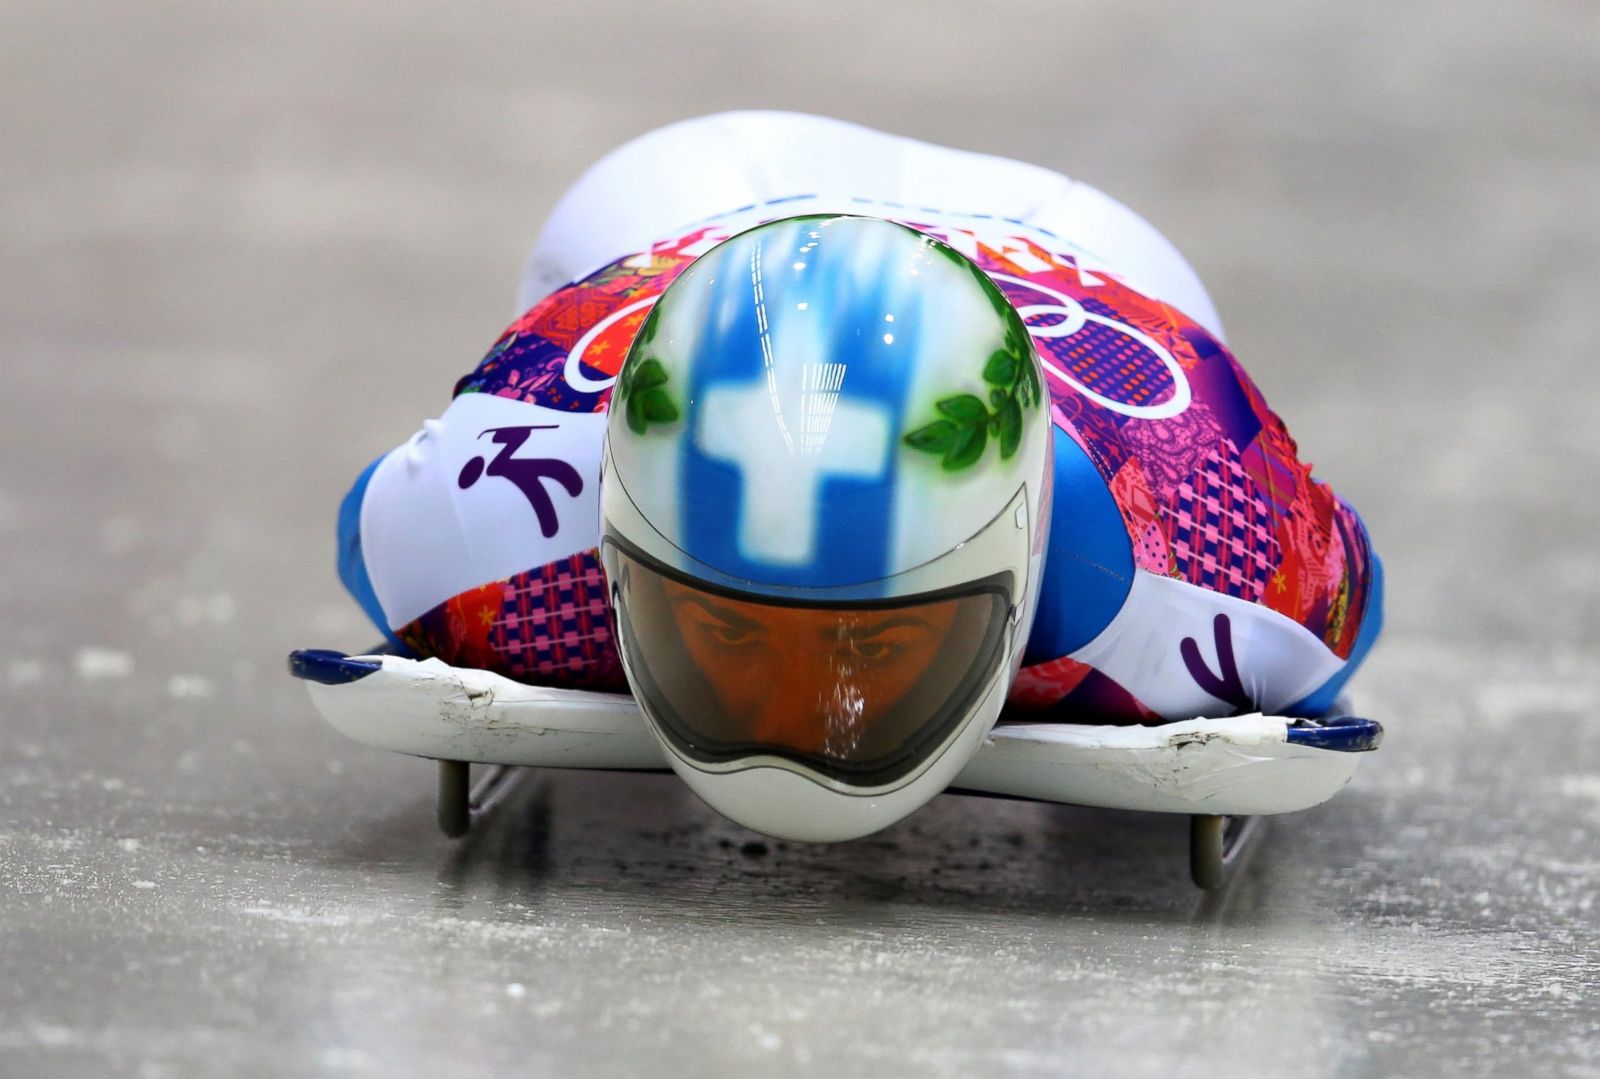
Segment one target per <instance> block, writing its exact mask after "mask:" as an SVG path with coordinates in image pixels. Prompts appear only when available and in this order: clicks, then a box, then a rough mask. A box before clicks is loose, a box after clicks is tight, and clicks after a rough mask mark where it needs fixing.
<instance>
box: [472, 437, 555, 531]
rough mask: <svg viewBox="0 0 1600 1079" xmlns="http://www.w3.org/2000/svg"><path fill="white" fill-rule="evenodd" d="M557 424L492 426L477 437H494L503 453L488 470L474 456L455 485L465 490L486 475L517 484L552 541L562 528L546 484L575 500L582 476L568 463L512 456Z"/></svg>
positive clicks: (540, 525)
mask: <svg viewBox="0 0 1600 1079" xmlns="http://www.w3.org/2000/svg"><path fill="white" fill-rule="evenodd" d="M558 429H559V428H558V427H557V425H556V424H553V423H545V424H536V425H534V426H530V427H491V428H489V429H488V430H486V431H480V432H479V433H478V437H479V438H482V437H483V436H484V435H493V436H494V437H493V438H492V439H491V440H490V441H492V442H494V443H495V444H497V445H498V446H499V447H500V452H499V453H497V454H495V456H494V459H493V460H491V461H490V462H489V463H488V465H487V467H485V465H484V462H483V458H482V457H474V458H472V459H471V460H470V461H468V462H467V463H466V464H465V465H463V466H462V468H461V475H460V476H458V477H457V478H456V483H457V484H459V485H460V487H461V489H462V490H463V491H464V490H466V489H467V488H469V487H471V486H472V485H473V484H475V483H477V482H478V480H480V479H482V478H483V477H484V476H492V477H498V478H500V479H506V480H510V481H511V482H512V483H514V484H516V486H517V490H519V491H521V492H522V494H523V497H525V498H526V499H527V500H528V504H529V505H530V506H532V507H533V512H534V514H535V515H536V516H537V517H538V518H539V531H540V532H542V533H544V537H545V538H546V539H549V538H550V537H551V536H554V535H555V534H556V531H557V529H559V528H560V522H559V521H558V520H557V519H556V505H555V501H554V500H553V499H552V498H551V497H550V492H549V491H548V490H546V489H545V486H544V481H545V480H551V481H553V482H555V483H556V484H557V485H558V486H560V487H561V488H562V489H564V490H565V491H566V492H567V494H568V495H570V496H571V497H573V498H576V497H578V495H580V494H582V493H583V477H582V476H580V475H578V470H577V469H575V468H573V467H572V466H571V465H569V464H567V462H565V461H562V460H560V459H558V458H554V457H513V456H512V454H514V453H516V452H517V450H519V449H521V448H522V444H523V443H524V442H526V441H528V437H529V436H530V435H531V434H532V433H533V432H534V431H555V430H558Z"/></svg>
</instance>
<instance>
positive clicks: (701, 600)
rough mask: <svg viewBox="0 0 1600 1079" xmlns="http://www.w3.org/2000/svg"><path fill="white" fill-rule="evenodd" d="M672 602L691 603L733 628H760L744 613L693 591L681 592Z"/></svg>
mask: <svg viewBox="0 0 1600 1079" xmlns="http://www.w3.org/2000/svg"><path fill="white" fill-rule="evenodd" d="M674 602H677V603H692V604H694V605H695V606H696V607H699V608H700V609H701V610H703V611H705V612H706V613H707V614H709V615H710V616H711V617H712V618H716V619H720V620H721V621H723V622H726V623H727V624H728V625H730V626H732V627H733V628H734V629H760V628H761V623H760V622H757V621H756V620H755V619H753V618H746V617H745V616H744V615H742V614H739V613H737V612H736V611H732V610H729V609H728V608H727V607H724V606H723V605H722V604H720V603H717V602H715V601H713V600H710V599H707V598H706V597H705V596H702V595H698V594H697V593H694V592H689V593H686V594H683V595H679V596H677V597H675V598H674Z"/></svg>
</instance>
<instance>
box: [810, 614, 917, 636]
mask: <svg viewBox="0 0 1600 1079" xmlns="http://www.w3.org/2000/svg"><path fill="white" fill-rule="evenodd" d="M901 626H911V627H912V628H913V629H928V628H929V626H928V622H927V619H924V618H917V617H915V616H913V615H901V616H900V617H898V618H885V619H884V620H883V621H882V622H874V623H872V625H870V626H866V627H863V628H860V629H857V628H856V627H854V626H852V627H850V630H851V632H850V636H851V637H853V638H855V639H856V640H858V641H866V640H871V639H872V638H873V637H876V636H878V635H880V634H883V633H888V632H889V631H890V630H891V629H899V628H900V627H901ZM824 635H825V636H828V637H835V636H837V635H838V634H837V631H831V632H825V634H824Z"/></svg>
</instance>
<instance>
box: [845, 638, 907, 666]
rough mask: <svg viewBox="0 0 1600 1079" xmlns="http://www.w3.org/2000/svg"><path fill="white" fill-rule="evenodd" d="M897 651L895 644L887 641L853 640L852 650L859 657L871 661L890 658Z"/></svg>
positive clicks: (851, 643)
mask: <svg viewBox="0 0 1600 1079" xmlns="http://www.w3.org/2000/svg"><path fill="white" fill-rule="evenodd" d="M896 651H897V649H896V648H895V646H894V645H892V644H890V643H889V642H887V641H852V642H850V652H851V654H853V655H855V656H856V657H857V658H859V659H864V660H866V661H867V662H869V663H871V662H874V661H876V660H880V659H888V658H889V657H890V656H892V655H894V653H895V652H896Z"/></svg>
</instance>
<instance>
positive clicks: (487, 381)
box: [400, 207, 1372, 722]
mask: <svg viewBox="0 0 1600 1079" xmlns="http://www.w3.org/2000/svg"><path fill="white" fill-rule="evenodd" d="M773 210H774V212H773V215H772V216H773V217H780V216H782V207H774V208H773ZM908 223H909V222H908ZM990 225H994V226H995V227H1003V226H998V225H997V224H996V223H994V222H991V223H990ZM913 227H917V228H921V229H922V230H923V231H926V232H930V233H932V234H934V235H936V236H939V237H940V238H941V239H946V240H947V241H949V242H952V244H953V246H955V247H957V249H958V250H961V251H963V252H964V253H967V254H968V255H969V256H971V257H973V258H974V260H975V261H976V262H977V263H978V264H979V265H980V266H981V267H982V268H983V269H984V270H985V271H986V272H988V273H989V274H990V275H991V276H992V277H994V278H995V279H996V281H997V283H998V284H1000V286H1001V288H1002V290H1003V291H1005V292H1006V294H1007V296H1008V297H1009V298H1010V299H1011V300H1012V302H1013V303H1014V304H1016V305H1017V306H1018V307H1019V309H1025V310H1026V311H1027V314H1026V318H1025V321H1026V322H1027V324H1028V326H1029V328H1030V330H1031V331H1032V332H1033V335H1034V344H1035V346H1036V347H1037V348H1038V350H1039V354H1040V357H1041V359H1043V360H1044V361H1045V364H1046V383H1047V386H1048V388H1049V392H1050V396H1051V403H1052V409H1051V414H1052V418H1053V420H1054V422H1055V424H1056V426H1058V427H1060V428H1062V430H1063V432H1064V433H1065V434H1067V435H1068V436H1069V437H1071V438H1072V439H1073V440H1074V441H1076V442H1077V443H1078V444H1079V445H1080V446H1082V447H1083V448H1084V450H1085V452H1086V453H1087V454H1088V456H1089V458H1090V460H1091V461H1092V462H1093V463H1094V466H1095V468H1096V469H1097V470H1098V471H1099V472H1100V474H1101V476H1102V477H1103V478H1104V479H1105V482H1106V484H1107V485H1108V487H1109V488H1110V490H1111V492H1112V494H1113V496H1114V498H1115V499H1116V501H1117V505H1118V507H1119V509H1120V510H1121V512H1122V516H1123V520H1124V524H1125V525H1126V527H1127V530H1128V536H1129V538H1130V540H1131V542H1132V544H1133V549H1134V558H1135V564H1136V565H1137V566H1138V567H1139V568H1140V569H1141V570H1145V571H1147V572H1151V573H1161V574H1163V575H1169V576H1172V577H1176V578H1179V579H1182V580H1185V581H1188V582H1189V583H1191V584H1193V585H1195V586H1196V587H1200V588H1207V589H1212V590H1214V591H1218V592H1222V593H1226V594H1227V595H1231V596H1236V597H1239V598H1241V599H1245V600H1249V601H1252V602H1258V603H1262V604H1264V605H1266V606H1268V607H1270V608H1272V609H1273V610H1276V611H1279V612H1280V613H1282V614H1284V615H1286V616H1287V617H1289V618H1291V619H1293V620H1295V621H1296V622H1298V623H1299V624H1301V625H1303V626H1305V627H1306V628H1307V629H1308V630H1310V631H1311V632H1312V633H1315V634H1316V635H1317V636H1318V637H1320V638H1321V639H1322V640H1323V641H1324V643H1325V644H1326V645H1327V646H1328V648H1329V649H1331V650H1332V651H1333V652H1334V653H1335V654H1336V655H1338V656H1341V657H1347V656H1349V654H1350V652H1351V650H1352V649H1353V648H1354V645H1355V640H1356V636H1357V634H1358V632H1359V630H1360V626H1361V623H1362V621H1363V618H1364V617H1365V614H1366V607H1367V602H1368V596H1369V594H1370V591H1371V586H1372V574H1371V564H1372V563H1371V551H1370V547H1369V544H1368V539H1367V535H1366V531H1365V529H1364V528H1363V527H1362V524H1361V522H1360V519H1359V518H1358V517H1357V516H1356V515H1355V513H1354V512H1353V511H1352V510H1351V509H1350V508H1349V507H1348V506H1347V505H1345V504H1344V503H1343V502H1341V501H1340V500H1339V499H1338V498H1337V497H1335V496H1334V494H1333V492H1332V491H1331V490H1329V489H1328V488H1327V487H1326V486H1324V485H1322V484H1320V483H1318V482H1316V481H1315V480H1313V479H1312V477H1311V475H1310V469H1309V467H1308V466H1307V465H1305V464H1304V463H1302V462H1301V461H1300V460H1299V456H1298V451H1297V449H1296V447H1295V444H1294V441H1293V439H1291V438H1290V437H1289V433H1288V431H1287V429H1286V428H1285V427H1284V425H1283V421H1282V420H1281V419H1279V418H1278V416H1277V415H1276V414H1274V413H1273V412H1272V410H1271V409H1270V408H1268V407H1267V405H1266V403H1265V401H1264V400H1263V399H1262V396H1261V393H1260V391H1259V390H1258V389H1257V388H1256V386H1255V384H1254V383H1253V382H1251V380H1250V378H1249V376H1248V375H1246V374H1245V372H1244V370H1243V369H1242V368H1241V367H1240V366H1239V364H1238V363H1237V362H1236V361H1235V360H1234V358H1233V356H1232V355H1231V354H1230V353H1229V352H1228V350H1227V349H1226V348H1225V347H1224V346H1223V345H1222V343H1221V342H1219V341H1217V340H1216V339H1215V338H1214V337H1212V336H1211V335H1210V334H1209V333H1207V332H1206V331H1205V330H1204V329H1202V328H1201V327H1199V326H1198V325H1196V324H1195V323H1194V322H1193V321H1191V320H1190V319H1188V318H1187V317H1186V316H1184V315H1183V314H1182V313H1181V312H1179V311H1176V310H1174V309H1172V308H1171V307H1169V306H1167V305H1166V304H1163V303H1160V302H1158V301H1155V300H1152V299H1150V298H1149V297H1146V296H1144V295H1142V294H1140V293H1138V292H1135V291H1134V290H1132V289H1130V288H1128V287H1127V286H1125V285H1123V284H1122V283H1121V282H1119V281H1118V280H1116V279H1115V277H1114V276H1113V275H1111V274H1108V273H1107V272H1105V271H1104V270H1099V269H1097V270H1095V271H1094V272H1089V271H1086V270H1083V269H1081V268H1080V267H1079V266H1078V265H1077V263H1076V262H1075V261H1074V260H1073V259H1072V258H1071V257H1069V256H1066V255H1063V254H1060V253H1057V252H1054V251H1050V250H1047V249H1045V248H1043V247H1041V246H1040V245H1039V244H1037V243H1036V242H1034V241H1033V240H1031V239H1028V238H1025V237H1017V236H1007V237H1005V238H1004V240H1003V241H997V242H995V243H989V242H987V240H986V239H985V238H984V237H983V236H980V235H978V234H977V233H975V232H972V231H966V230H963V229H961V228H958V227H953V226H950V225H914V226H913ZM1004 227H1006V228H1007V229H1009V227H1008V226H1004ZM1019 231H1020V230H1019ZM989 232H990V233H992V232H993V229H990V230H989ZM726 235H727V233H726V232H719V231H718V229H717V227H716V226H706V227H701V228H697V229H695V230H693V231H691V232H688V233H686V234H685V235H683V236H681V237H679V238H676V239H672V240H668V241H664V242H662V243H659V244H656V245H654V246H653V247H652V248H651V250H650V251H648V252H643V253H640V254H637V255H632V256H629V257H627V258H624V259H619V260H618V261H616V262H614V263H612V264H611V265H609V266H607V267H605V268H604V269H602V270H600V271H598V272H596V273H595V274H593V275H591V276H590V277H588V278H586V279H585V280H583V281H580V282H577V283H574V284H572V285H569V286H567V287H566V288H564V289H561V290H560V291H558V292H556V293H554V294H553V295H551V296H549V297H547V298H546V299H544V300H543V301H541V302H540V303H539V304H537V305H535V306H534V307H533V308H531V309H530V310H529V311H528V313H527V314H526V315H524V316H523V317H522V318H521V319H519V320H517V322H516V323H515V324H513V325H512V326H511V327H510V329H508V330H507V331H506V333H505V334H504V335H502V336H501V338H500V339H499V340H498V341H496V343H495V345H494V347H493V348H492V349H491V350H490V351H489V353H488V355H487V356H485V357H484V359H483V361H482V363H480V364H479V366H478V368H477V369H476V370H474V371H473V372H472V373H471V374H469V375H468V376H466V377H465V378H463V379H462V380H461V381H460V382H459V383H458V385H457V387H456V392H457V393H494V394H499V395H502V396H507V397H512V398H515V399H518V400H526V401H533V402H536V403H539V404H541V405H544V406H546V407H551V408H558V409H563V410H567V411H604V410H605V409H606V408H607V407H608V406H609V403H610V398H611V385H610V383H611V380H612V379H613V378H614V377H615V375H616V372H617V370H618V367H619V365H620V362H621V358H622V356H623V355H624V354H626V352H627V349H628V346H629V345H630V344H631V343H632V340H633V336H634V334H636V333H637V331H638V328H639V325H640V323H641V322H642V321H643V318H644V317H645V315H646V314H647V313H648V307H649V304H648V302H645V303H642V304H641V301H648V300H650V299H651V298H653V297H655V296H658V295H660V293H661V291H662V290H663V289H664V288H665V287H666V285H667V284H668V282H670V281H671V280H672V279H673V278H674V277H675V276H676V275H677V274H678V273H679V272H681V271H682V270H683V269H684V268H685V267H686V266H688V265H689V264H690V263H691V262H692V261H693V260H694V258H695V257H697V256H698V255H700V254H702V253H704V251H706V250H708V249H709V248H710V247H711V246H713V245H714V244H715V243H716V242H717V241H718V240H719V239H721V238H723V237H725V236H726ZM986 235H987V234H986ZM1040 290H1043V291H1040ZM1071 305H1076V306H1077V309H1078V311H1079V312H1081V313H1086V316H1087V319H1088V320H1087V321H1086V322H1085V324H1084V325H1083V326H1081V328H1080V329H1078V330H1077V331H1075V332H1071V333H1062V332H1059V330H1060V328H1061V327H1062V326H1064V325H1065V324H1066V322H1067V321H1070V319H1068V318H1067V314H1066V313H1069V312H1070V310H1071ZM608 320H610V321H609V322H608ZM1113 323H1114V324H1115V325H1112V324H1113ZM1052 327H1056V330H1055V331H1052V329H1051V328H1052ZM1117 327H1122V329H1118V328H1117ZM1128 331H1132V333H1130V332H1128ZM574 351H581V355H580V356H578V357H573V356H572V353H573V352H574ZM1180 391H1182V392H1186V393H1187V394H1188V395H1189V398H1188V400H1187V401H1186V402H1184V401H1181V400H1180ZM1180 404H1182V405H1183V407H1181V408H1180V407H1178V405H1180ZM1163 406H1170V407H1166V408H1163ZM605 604H606V593H605V588H604V581H603V574H602V573H601V570H600V566H599V562H598V558H597V557H596V556H595V552H593V551H586V552H579V553H577V554H574V555H573V556H572V557H571V558H569V559H564V560H561V561H558V562H556V563H553V564H552V565H550V566H544V567H534V568H531V569H530V570H529V571H528V572H527V573H524V574H519V575H518V576H516V577H514V578H511V579H510V580H507V581H498V582H492V583H490V584H487V585H484V586H483V587H481V588H477V589H472V590H469V591H468V592H465V593H462V594H461V595H459V596H456V597H453V598H452V599H451V600H450V601H448V602H447V603H444V604H441V605H440V606H439V607H437V608H435V609H434V610H432V611H430V612H428V614H426V615H424V616H423V617H422V618H419V619H418V620H417V621H415V622H413V623H411V624H410V625H409V626H406V627H405V628H404V629H402V630H401V631H400V635H401V637H402V638H403V639H404V640H405V641H406V642H407V643H408V644H409V645H410V646H411V647H412V648H414V649H415V650H417V651H418V652H419V653H421V654H424V655H437V656H440V657H441V658H443V659H445V660H446V661H448V662H452V663H460V664H465V665H469V666H476V667H483V668H487V669H490V670H494V671H498V672H499V673H501V674H505V675H508V676H510V677H513V678H520V679H524V680H527V681H534V682H542V683H549V684H555V685H572V686H588V687H594V688H612V689H622V688H625V683H624V679H623V677H622V672H621V665H620V662H619V660H618V658H617V655H616V648H615V642H614V640H613V639H612V636H611V626H610V624H609V620H608V615H607V612H606V610H605ZM1014 701H1015V703H1019V704H1025V705H1029V706H1033V707H1049V708H1051V709H1052V712H1051V715H1052V717H1057V716H1061V715H1063V714H1065V713H1074V714H1082V715H1083V716H1084V718H1088V719H1092V720H1093V721H1096V722H1112V721H1119V720H1120V721H1126V722H1145V721H1150V720H1152V719H1153V718H1154V717H1153V716H1152V713H1151V712H1150V711H1149V709H1147V708H1146V707H1145V706H1144V705H1143V704H1142V703H1141V702H1140V701H1139V700H1138V699H1137V697H1135V696H1134V694H1133V693H1131V692H1129V690H1128V689H1127V688H1125V687H1122V686H1119V685H1117V684H1116V683H1115V682H1113V681H1112V680H1111V679H1109V678H1107V677H1106V676H1105V675H1104V674H1103V673H1101V672H1099V671H1096V670H1093V669H1091V668H1087V667H1084V666H1083V665H1082V664H1077V663H1074V661H1072V660H1070V659H1067V658H1065V657H1062V658H1061V659H1058V660H1055V661H1052V662H1050V663H1045V664H1040V665H1038V666H1035V667H1031V668H1026V669H1024V671H1023V672H1022V673H1021V674H1020V675H1019V678H1018V681H1017V691H1016V694H1015V695H1014Z"/></svg>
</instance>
